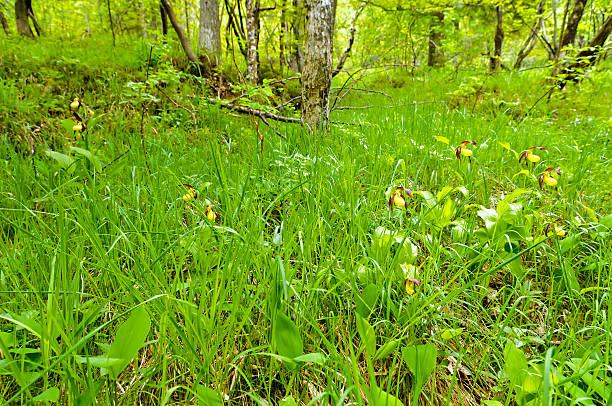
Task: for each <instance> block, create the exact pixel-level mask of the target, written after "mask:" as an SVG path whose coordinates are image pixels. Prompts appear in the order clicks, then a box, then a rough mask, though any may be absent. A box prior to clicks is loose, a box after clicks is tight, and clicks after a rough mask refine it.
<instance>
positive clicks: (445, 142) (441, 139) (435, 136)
mask: <svg viewBox="0 0 612 406" xmlns="http://www.w3.org/2000/svg"><path fill="white" fill-rule="evenodd" d="M434 138H435V139H436V140H438V141H440V142H443V143H444V144H447V145H448V144H450V141H449V139H448V138H446V137H442V136H441V135H434Z"/></svg>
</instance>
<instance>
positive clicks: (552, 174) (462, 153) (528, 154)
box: [455, 141, 561, 190]
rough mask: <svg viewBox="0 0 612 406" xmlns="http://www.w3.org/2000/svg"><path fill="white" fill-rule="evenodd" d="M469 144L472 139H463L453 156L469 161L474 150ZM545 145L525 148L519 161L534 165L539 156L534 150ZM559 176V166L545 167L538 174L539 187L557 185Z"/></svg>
mask: <svg viewBox="0 0 612 406" xmlns="http://www.w3.org/2000/svg"><path fill="white" fill-rule="evenodd" d="M469 145H476V143H475V142H474V141H463V142H462V143H461V144H459V146H458V147H457V149H455V156H456V157H457V159H458V160H460V161H461V158H462V157H467V158H468V159H469V160H470V161H471V160H472V156H473V155H474V152H473V151H472V150H471V149H469V148H468V146H469ZM545 149H546V148H545V147H531V148H527V149H526V150H525V151H523V153H522V154H521V156H520V157H519V163H523V161H524V162H525V164H526V165H529V164H530V163H531V164H532V165H533V166H534V167H535V165H536V164H537V163H538V162H540V160H541V158H540V157H539V156H538V155H536V154H535V153H534V150H541V151H543V150H545ZM559 176H561V170H560V169H559V168H554V167H550V168H546V169H545V170H544V172H543V173H542V174H541V175H540V179H539V184H540V189H542V190H544V185H547V186H550V187H557V185H558V183H559V181H558V179H557V178H558V177H559Z"/></svg>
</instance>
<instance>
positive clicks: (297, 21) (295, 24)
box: [287, 0, 304, 73]
mask: <svg viewBox="0 0 612 406" xmlns="http://www.w3.org/2000/svg"><path fill="white" fill-rule="evenodd" d="M292 6H293V10H291V13H290V14H292V15H293V19H292V21H291V23H290V25H291V30H290V32H291V37H289V36H288V37H287V45H288V46H287V48H288V50H289V51H288V52H289V55H287V60H288V64H287V66H288V67H289V69H291V70H292V71H294V72H299V73H302V71H303V61H304V51H303V50H302V47H301V46H300V44H301V43H302V40H303V36H304V24H303V17H304V14H303V11H304V3H303V1H302V0H293V2H292Z"/></svg>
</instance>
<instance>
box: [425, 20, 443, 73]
mask: <svg viewBox="0 0 612 406" xmlns="http://www.w3.org/2000/svg"><path fill="white" fill-rule="evenodd" d="M432 15H433V16H434V17H435V18H436V19H435V20H434V22H433V23H432V24H431V27H430V29H429V52H428V55H427V66H442V65H443V64H444V60H443V58H444V54H443V53H442V51H441V48H440V47H441V45H442V37H443V35H442V31H441V29H442V24H443V23H444V13H442V12H441V11H435V12H433V13H432Z"/></svg>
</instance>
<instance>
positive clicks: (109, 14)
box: [106, 0, 115, 47]
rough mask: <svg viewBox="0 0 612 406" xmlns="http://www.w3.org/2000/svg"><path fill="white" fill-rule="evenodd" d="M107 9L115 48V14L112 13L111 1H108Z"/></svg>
mask: <svg viewBox="0 0 612 406" xmlns="http://www.w3.org/2000/svg"><path fill="white" fill-rule="evenodd" d="M106 8H107V10H108V21H109V23H110V29H111V33H112V34H113V47H114V46H115V24H114V23H113V13H112V12H111V4H110V0H106Z"/></svg>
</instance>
